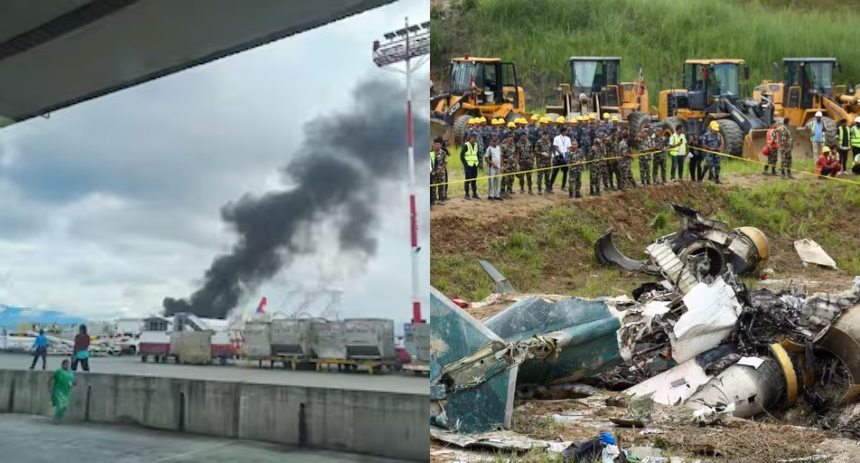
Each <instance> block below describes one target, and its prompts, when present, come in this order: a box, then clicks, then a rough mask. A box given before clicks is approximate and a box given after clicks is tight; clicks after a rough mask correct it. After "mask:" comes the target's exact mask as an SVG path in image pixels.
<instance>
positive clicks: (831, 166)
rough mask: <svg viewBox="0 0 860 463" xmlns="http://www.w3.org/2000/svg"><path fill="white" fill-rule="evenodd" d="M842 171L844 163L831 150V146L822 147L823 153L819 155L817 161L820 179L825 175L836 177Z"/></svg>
mask: <svg viewBox="0 0 860 463" xmlns="http://www.w3.org/2000/svg"><path fill="white" fill-rule="evenodd" d="M840 171H842V164H840V163H839V161H837V160H836V159H835V158H834V156H833V153H831V152H830V147H829V146H824V147H822V148H821V155H820V156H818V161H816V162H815V173H816V174H817V175H818V176H819V177H818V178H819V179H823V178H824V177H827V176H830V177H836V176H837V175H839V172H840Z"/></svg>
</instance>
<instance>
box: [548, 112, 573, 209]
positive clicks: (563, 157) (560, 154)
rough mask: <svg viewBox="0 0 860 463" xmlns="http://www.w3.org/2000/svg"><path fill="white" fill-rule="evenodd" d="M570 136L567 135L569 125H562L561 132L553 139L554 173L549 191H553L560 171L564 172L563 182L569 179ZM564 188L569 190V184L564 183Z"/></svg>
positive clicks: (550, 180) (550, 179)
mask: <svg viewBox="0 0 860 463" xmlns="http://www.w3.org/2000/svg"><path fill="white" fill-rule="evenodd" d="M570 146H571V145H570V137H568V136H567V127H564V126H562V127H561V130H560V131H559V134H558V135H556V136H555V138H553V140H552V147H553V153H554V156H553V159H552V165H553V169H552V175H551V176H550V178H549V187H547V192H549V193H552V189H553V186H554V185H555V179H556V177H557V176H558V173H559V172H563V176H562V182H564V181H565V180H567V151H568V150H569V149H570ZM561 189H562V190H567V185H565V184H564V183H562V187H561Z"/></svg>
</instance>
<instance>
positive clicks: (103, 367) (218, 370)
mask: <svg viewBox="0 0 860 463" xmlns="http://www.w3.org/2000/svg"><path fill="white" fill-rule="evenodd" d="M64 358H66V357H60V356H49V357H48V365H47V367H48V370H55V369H57V368H59V366H60V362H61V361H62V359H64ZM30 361H31V357H30V356H29V355H27V354H10V353H0V369H8V370H24V369H27V368H29V367H30ZM263 365H264V366H265V368H258V367H257V362H253V363H245V362H242V361H239V362H237V363H235V364H228V365H176V364H173V363H158V364H156V363H152V362H151V361H150V362H147V363H143V362H141V361H140V358H138V357H132V356H122V357H94V358H91V359H90V371H92V372H95V373H117V374H124V375H139V376H161V377H170V378H188V379H203V380H215V381H241V382H248V383H259V384H281V385H289V386H311V387H321V388H334V389H348V390H362V391H382V392H397V393H405V394H422V395H430V383H429V380H428V379H427V377H426V376H415V375H413V374H411V373H379V374H373V375H370V374H368V373H367V372H366V371H357V372H346V371H342V372H339V371H336V370H334V369H333V370H332V371H292V370H290V369H289V368H287V369H284V368H282V367H281V366H279V365H276V366H275V368H274V369H270V368H268V367H267V365H268V362H264V363H263ZM39 367H41V365H37V368H39Z"/></svg>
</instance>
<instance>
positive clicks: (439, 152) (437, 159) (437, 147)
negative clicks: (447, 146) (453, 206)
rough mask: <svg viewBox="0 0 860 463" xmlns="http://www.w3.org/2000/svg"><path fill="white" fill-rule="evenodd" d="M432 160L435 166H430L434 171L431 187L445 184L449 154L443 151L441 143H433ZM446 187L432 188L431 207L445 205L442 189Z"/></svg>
mask: <svg viewBox="0 0 860 463" xmlns="http://www.w3.org/2000/svg"><path fill="white" fill-rule="evenodd" d="M430 159H431V162H432V163H433V165H431V166H430V168H431V169H432V170H431V172H430V182H431V185H432V184H440V183H443V182H445V173H446V171H447V169H448V167H447V166H448V159H447V152H446V151H445V150H444V149H442V143H441V142H439V141H434V142H433V151H432V152H431V153H430ZM434 167H435V168H434ZM444 186H445V185H438V186H436V187H431V188H430V205H433V204H439V205H440V206H442V205H444V204H445V196H444V193H443V189H442V187H444Z"/></svg>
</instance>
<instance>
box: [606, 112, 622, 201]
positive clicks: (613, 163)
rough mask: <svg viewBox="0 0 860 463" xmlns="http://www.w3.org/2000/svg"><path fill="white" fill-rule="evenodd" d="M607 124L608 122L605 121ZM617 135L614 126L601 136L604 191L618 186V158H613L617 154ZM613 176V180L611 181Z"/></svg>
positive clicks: (612, 189)
mask: <svg viewBox="0 0 860 463" xmlns="http://www.w3.org/2000/svg"><path fill="white" fill-rule="evenodd" d="M607 124H608V123H607ZM617 151H618V137H617V133H616V131H615V129H614V128H612V129H609V131H608V132H606V136H604V137H603V159H604V161H603V171H602V174H603V188H605V189H606V191H614V190H615V189H616V187H618V186H620V182H619V180H620V179H619V176H618V160H617V159H615V158H616V157H617V156H618V154H617ZM613 178H614V179H615V181H614V182H613Z"/></svg>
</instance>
